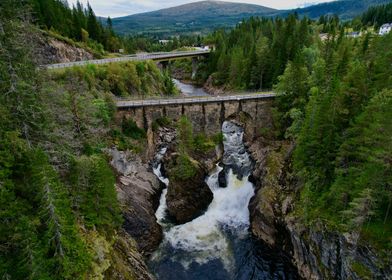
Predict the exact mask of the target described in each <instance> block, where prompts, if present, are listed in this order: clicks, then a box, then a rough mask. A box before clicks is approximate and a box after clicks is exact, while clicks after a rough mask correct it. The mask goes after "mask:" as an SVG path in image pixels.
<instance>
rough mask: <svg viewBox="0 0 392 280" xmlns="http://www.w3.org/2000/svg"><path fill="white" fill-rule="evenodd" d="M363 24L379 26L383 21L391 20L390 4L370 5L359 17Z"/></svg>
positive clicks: (391, 10)
mask: <svg viewBox="0 0 392 280" xmlns="http://www.w3.org/2000/svg"><path fill="white" fill-rule="evenodd" d="M361 21H362V24H363V25H369V26H372V25H374V26H375V28H379V27H380V26H381V25H383V24H384V23H390V22H392V4H391V3H390V4H387V5H380V6H374V7H370V8H369V10H367V11H366V12H365V13H364V14H363V15H362V17H361Z"/></svg>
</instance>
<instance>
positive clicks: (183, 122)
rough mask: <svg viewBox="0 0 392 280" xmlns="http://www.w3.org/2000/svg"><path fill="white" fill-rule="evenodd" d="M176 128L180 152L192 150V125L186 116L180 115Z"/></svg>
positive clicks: (184, 152)
mask: <svg viewBox="0 0 392 280" xmlns="http://www.w3.org/2000/svg"><path fill="white" fill-rule="evenodd" d="M177 130H178V146H179V151H180V153H182V154H186V153H190V152H191V151H192V150H193V127H192V123H191V122H190V121H189V120H188V118H187V117H186V116H182V117H181V118H180V120H179V121H178V124H177Z"/></svg>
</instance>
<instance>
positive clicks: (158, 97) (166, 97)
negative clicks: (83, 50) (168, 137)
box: [114, 89, 275, 101]
mask: <svg viewBox="0 0 392 280" xmlns="http://www.w3.org/2000/svg"><path fill="white" fill-rule="evenodd" d="M271 93H273V94H275V92H274V91H273V90H271V89H263V90H247V91H225V92H224V93H222V94H217V95H184V94H178V95H153V96H151V95H145V96H143V95H133V96H127V97H120V96H115V97H114V98H115V100H116V101H143V100H170V99H181V100H184V99H198V98H201V99H203V98H209V97H210V98H217V97H223V98H224V97H228V96H244V95H252V96H253V95H257V94H260V95H262V94H271Z"/></svg>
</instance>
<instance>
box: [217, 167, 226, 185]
mask: <svg viewBox="0 0 392 280" xmlns="http://www.w3.org/2000/svg"><path fill="white" fill-rule="evenodd" d="M218 184H219V187H221V188H226V187H227V177H226V169H225V168H223V169H222V171H221V172H219V174H218Z"/></svg>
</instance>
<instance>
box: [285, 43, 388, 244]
mask: <svg viewBox="0 0 392 280" xmlns="http://www.w3.org/2000/svg"><path fill="white" fill-rule="evenodd" d="M365 40H368V41H369V44H368V47H367V48H366V49H365V50H364V48H363V44H362V43H363V42H364V41H365ZM363 42H359V43H358V42H354V41H352V40H349V39H346V38H342V37H335V38H331V39H329V40H327V41H326V42H325V43H323V44H322V45H321V46H320V50H321V51H320V52H319V57H318V58H317V59H316V60H315V61H316V62H315V64H314V65H313V66H311V69H312V73H311V76H310V78H309V79H308V83H309V86H310V90H309V101H308V102H307V104H306V108H305V110H302V109H301V105H298V103H296V102H291V103H292V104H293V105H291V106H290V105H289V103H286V106H288V108H289V111H288V112H289V114H290V118H292V119H293V122H292V125H291V126H290V127H289V128H288V129H287V130H286V135H287V136H290V137H293V136H294V137H293V138H294V139H297V146H296V149H295V151H294V168H295V171H296V173H297V175H298V176H299V177H300V178H301V180H302V183H303V188H302V190H301V194H300V197H301V198H300V202H299V203H298V209H297V210H298V211H299V212H298V214H299V215H301V216H302V217H304V219H305V220H306V221H307V222H308V223H309V224H312V223H314V222H315V221H316V220H321V221H323V222H324V223H325V224H326V225H328V226H329V227H331V228H335V229H339V230H341V231H345V230H347V231H351V232H354V233H356V234H357V235H358V236H359V240H358V242H370V243H371V244H372V245H374V246H376V247H377V248H380V249H386V248H388V246H390V245H389V244H390V236H391V232H392V229H391V226H390V224H391V219H392V217H391V213H390V209H391V203H392V199H391V193H392V191H391V187H390V186H391V185H392V177H391V172H390V170H392V168H391V159H390V155H391V154H392V150H391V147H392V143H391V139H392V137H391V133H390V131H392V127H391V122H390V119H391V117H392V116H391V111H390V108H391V106H392V103H391V102H392V95H391V83H390V76H391V74H392V68H391V67H390V62H391V57H392V56H391V52H390V51H389V50H387V48H388V47H391V46H392V38H391V37H390V36H386V37H384V38H381V37H380V38H379V37H377V38H371V39H370V38H369V37H367V38H363ZM384 50H385V51H384ZM288 67H290V65H288ZM307 68H308V69H309V67H307ZM385 81H386V82H385ZM304 92H305V91H304ZM283 105H284V104H283ZM278 106H282V105H281V104H279V103H278ZM281 108H287V107H285V106H282V107H281ZM283 111H284V110H282V112H283Z"/></svg>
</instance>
